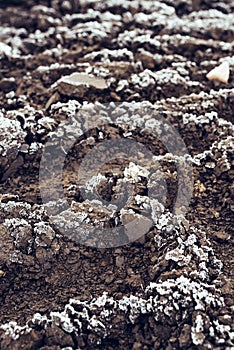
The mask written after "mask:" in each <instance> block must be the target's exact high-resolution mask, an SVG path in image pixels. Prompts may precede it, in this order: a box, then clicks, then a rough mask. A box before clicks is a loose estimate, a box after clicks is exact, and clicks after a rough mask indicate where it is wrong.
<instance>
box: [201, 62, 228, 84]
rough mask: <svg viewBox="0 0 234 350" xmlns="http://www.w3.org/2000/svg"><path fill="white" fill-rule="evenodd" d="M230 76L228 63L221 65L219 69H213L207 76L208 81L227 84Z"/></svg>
mask: <svg viewBox="0 0 234 350" xmlns="http://www.w3.org/2000/svg"><path fill="white" fill-rule="evenodd" d="M229 75H230V68H229V64H228V62H226V61H225V62H223V63H221V64H220V65H219V66H218V67H215V68H213V69H212V70H211V71H210V72H209V73H208V74H207V75H206V77H207V79H208V80H217V81H220V82H221V83H225V84H227V82H228V79H229Z"/></svg>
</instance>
